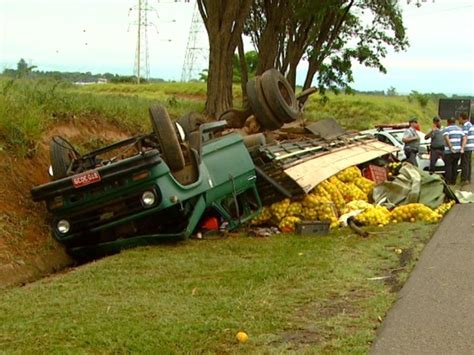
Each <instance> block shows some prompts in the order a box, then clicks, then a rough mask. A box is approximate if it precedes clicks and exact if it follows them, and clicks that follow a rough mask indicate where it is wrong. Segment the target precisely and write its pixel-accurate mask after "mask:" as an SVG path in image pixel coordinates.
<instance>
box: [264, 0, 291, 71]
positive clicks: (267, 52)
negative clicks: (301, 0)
mask: <svg viewBox="0 0 474 355" xmlns="http://www.w3.org/2000/svg"><path fill="white" fill-rule="evenodd" d="M264 3H265V4H264V12H265V17H266V24H265V28H264V30H263V32H262V35H261V37H260V40H259V43H258V64H257V70H256V74H257V75H260V74H262V73H263V72H264V71H266V70H268V69H271V68H275V67H276V66H277V62H278V55H279V48H280V46H279V43H280V34H281V33H282V32H283V31H284V28H285V21H284V19H285V16H286V11H287V6H288V5H287V3H286V0H267V1H264Z"/></svg>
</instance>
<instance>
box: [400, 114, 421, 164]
mask: <svg viewBox="0 0 474 355" xmlns="http://www.w3.org/2000/svg"><path fill="white" fill-rule="evenodd" d="M408 124H409V125H410V127H409V128H408V129H407V130H406V131H405V133H404V134H403V138H402V141H403V143H405V146H404V147H403V151H404V152H405V156H406V159H407V161H408V162H409V163H411V164H413V165H414V166H418V163H417V161H416V155H417V154H418V151H419V149H420V136H419V135H418V133H417V131H416V127H417V125H418V120H417V119H416V117H413V118H411V119H410V120H409V121H408Z"/></svg>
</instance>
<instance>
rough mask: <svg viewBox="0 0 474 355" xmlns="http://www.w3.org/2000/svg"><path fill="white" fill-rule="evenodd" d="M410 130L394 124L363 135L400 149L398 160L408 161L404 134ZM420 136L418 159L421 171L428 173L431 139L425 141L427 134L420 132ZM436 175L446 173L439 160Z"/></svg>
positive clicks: (371, 130)
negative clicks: (404, 147) (368, 135)
mask: <svg viewBox="0 0 474 355" xmlns="http://www.w3.org/2000/svg"><path fill="white" fill-rule="evenodd" d="M407 128H408V125H406V126H405V125H403V124H394V125H380V126H377V127H376V128H373V129H369V130H365V131H362V132H361V133H365V134H370V135H371V136H373V137H375V138H377V139H378V140H379V141H381V142H384V143H387V144H390V145H393V146H395V147H398V148H399V149H400V150H399V151H398V152H396V153H394V155H395V156H396V157H397V159H398V160H400V161H404V160H405V159H406V156H405V152H404V151H403V146H404V144H403V141H402V139H403V134H404V132H405V130H406V129H407ZM418 135H419V136H420V151H419V152H418V156H417V157H416V160H417V163H418V167H419V168H420V169H421V170H424V171H428V170H429V168H430V139H425V133H423V132H421V131H418ZM435 172H436V173H444V162H443V161H442V160H441V159H438V161H437V162H436V166H435Z"/></svg>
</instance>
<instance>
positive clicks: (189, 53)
mask: <svg viewBox="0 0 474 355" xmlns="http://www.w3.org/2000/svg"><path fill="white" fill-rule="evenodd" d="M208 57H209V41H208V39H207V35H206V32H205V30H204V23H203V22H202V17H201V13H200V12H199V8H198V5H197V2H196V4H195V6H194V11H193V17H192V20H191V27H190V29H189V35H188V43H187V45H186V54H185V56H184V63H183V70H182V71H181V81H190V80H192V79H197V76H198V75H199V73H200V72H201V71H202V70H203V69H206V68H207V66H208V60H209V59H208Z"/></svg>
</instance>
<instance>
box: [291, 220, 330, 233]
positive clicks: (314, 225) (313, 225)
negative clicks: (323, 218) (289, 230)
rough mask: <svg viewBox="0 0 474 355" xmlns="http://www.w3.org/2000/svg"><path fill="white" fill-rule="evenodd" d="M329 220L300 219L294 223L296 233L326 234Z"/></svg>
mask: <svg viewBox="0 0 474 355" xmlns="http://www.w3.org/2000/svg"><path fill="white" fill-rule="evenodd" d="M329 225H330V223H329V222H320V221H301V222H298V223H296V233H297V234H299V235H327V234H328V233H329Z"/></svg>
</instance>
